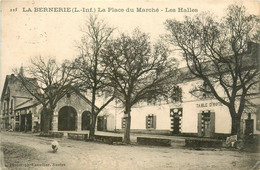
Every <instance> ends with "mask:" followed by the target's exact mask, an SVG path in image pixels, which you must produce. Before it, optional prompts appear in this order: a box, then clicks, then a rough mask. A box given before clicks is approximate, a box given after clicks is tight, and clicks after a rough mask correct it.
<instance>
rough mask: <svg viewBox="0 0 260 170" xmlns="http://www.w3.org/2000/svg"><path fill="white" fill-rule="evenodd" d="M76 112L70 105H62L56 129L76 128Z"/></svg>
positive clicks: (70, 129) (69, 129)
mask: <svg viewBox="0 0 260 170" xmlns="http://www.w3.org/2000/svg"><path fill="white" fill-rule="evenodd" d="M76 125H77V112H76V110H75V109H74V108H73V107H71V106H64V107H62V108H61V109H60V111H59V115H58V130H60V131H73V130H76Z"/></svg>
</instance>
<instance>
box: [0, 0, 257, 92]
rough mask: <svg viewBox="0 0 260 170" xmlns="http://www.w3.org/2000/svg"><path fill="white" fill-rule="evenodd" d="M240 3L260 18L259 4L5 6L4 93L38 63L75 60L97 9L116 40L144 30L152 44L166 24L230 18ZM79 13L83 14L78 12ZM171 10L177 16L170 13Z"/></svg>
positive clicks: (164, 0)
mask: <svg viewBox="0 0 260 170" xmlns="http://www.w3.org/2000/svg"><path fill="white" fill-rule="evenodd" d="M234 2H236V3H242V4H244V5H245V6H246V8H247V10H248V13H252V14H255V15H259V11H260V1H257V0H246V1H234V0H218V1H214V0H183V1H177V0H161V1H159V0H153V1H151V0H146V1H140V0H139V1H137V0H131V1H130V0H123V1H118V0H117V1H115V0H107V1H105V0H97V1H94V0H85V1H78V0H75V1H64V0H63V1H54V0H49V1H39V2H38V1H26V0H23V1H17V0H2V2H1V21H0V23H1V46H0V48H1V55H0V57H1V60H0V61H1V62H0V68H1V73H0V76H1V79H0V81H1V83H0V85H1V86H0V89H1V90H2V88H3V84H4V80H5V77H6V75H9V74H12V70H13V69H15V68H19V67H20V66H24V67H26V66H27V65H28V64H29V63H30V59H31V58H33V57H37V56H42V57H44V58H47V57H54V58H56V59H57V60H58V61H59V62H62V61H63V60H65V59H69V60H71V59H73V58H75V57H76V56H77V50H76V48H75V45H76V41H79V40H80V37H81V36H82V32H81V31H80V30H81V28H82V27H83V25H84V23H85V22H86V20H87V18H88V15H89V14H91V12H84V11H86V10H87V9H88V10H90V9H91V8H92V10H94V9H95V10H96V13H98V16H99V18H101V19H104V20H105V21H106V22H107V23H108V24H109V25H110V26H112V27H115V28H117V30H116V34H117V33H120V32H128V33H131V31H132V30H133V29H134V28H136V27H138V28H140V29H141V31H143V32H146V33H149V34H150V36H151V39H152V40H154V41H155V40H159V39H160V38H159V35H160V34H164V33H165V27H164V24H163V23H164V22H165V21H166V19H171V18H172V19H173V18H175V19H179V20H181V19H183V17H184V16H185V15H189V16H192V15H195V14H198V13H199V12H202V11H210V12H212V13H213V14H215V15H216V16H218V17H221V16H224V15H225V9H226V8H227V6H228V5H229V4H232V3H234ZM45 7H47V8H48V7H54V8H63V9H64V8H66V9H67V10H71V11H69V12H47V11H45V12H37V10H38V11H39V10H43V8H45ZM109 8H110V11H109ZM112 8H113V9H112ZM137 8H143V9H151V8H153V9H154V10H155V11H156V10H157V9H158V10H159V12H137ZM166 8H167V10H166ZM178 8H183V9H187V8H191V9H194V10H197V11H198V12H178ZM75 9H76V11H78V12H74V10H75ZM98 9H100V10H99V11H98ZM102 9H105V11H102ZM119 9H120V10H119ZM127 9H133V10H134V12H127ZM170 9H172V11H173V10H176V12H167V11H170ZM35 10H36V11H35ZM119 11H121V12H119Z"/></svg>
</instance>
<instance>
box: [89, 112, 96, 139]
mask: <svg viewBox="0 0 260 170" xmlns="http://www.w3.org/2000/svg"><path fill="white" fill-rule="evenodd" d="M96 119H97V116H96V114H92V118H91V124H90V129H89V140H92V141H93V140H94V136H95V127H96Z"/></svg>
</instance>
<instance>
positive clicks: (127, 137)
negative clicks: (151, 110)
mask: <svg viewBox="0 0 260 170" xmlns="http://www.w3.org/2000/svg"><path fill="white" fill-rule="evenodd" d="M130 112H131V109H130V107H128V106H126V111H125V119H126V120H125V123H126V125H125V131H124V143H127V144H129V143H130V130H131V116H130Z"/></svg>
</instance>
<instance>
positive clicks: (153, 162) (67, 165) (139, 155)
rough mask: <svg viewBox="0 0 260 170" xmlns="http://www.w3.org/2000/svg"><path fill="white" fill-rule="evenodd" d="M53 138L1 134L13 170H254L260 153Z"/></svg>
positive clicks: (2, 146) (5, 152) (9, 166)
mask: <svg viewBox="0 0 260 170" xmlns="http://www.w3.org/2000/svg"><path fill="white" fill-rule="evenodd" d="M57 140H58V141H59V144H60V147H59V149H58V151H57V153H53V152H52V149H51V142H52V141H53V139H50V138H45V137H38V136H35V135H33V134H24V133H15V132H1V149H2V150H3V151H4V154H5V155H4V157H5V164H6V167H8V168H10V169H68V170H72V169H73V170H74V169H100V170H103V169H109V170H110V169H111V170H116V169H118V170H122V169H137V170H139V169H156V170H157V169H222V170H224V169H252V168H253V167H254V166H255V165H256V163H257V162H258V161H259V156H260V155H259V153H248V152H239V151H231V150H227V149H206V150H204V149H202V150H195V149H190V148H184V147H155V146H139V145H136V144H133V145H108V144H103V143H95V142H84V141H74V140H69V139H67V138H66V137H63V138H61V139H57Z"/></svg>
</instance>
